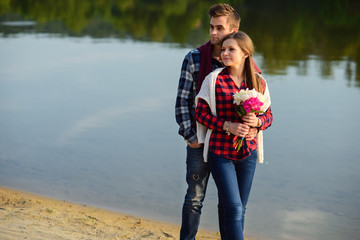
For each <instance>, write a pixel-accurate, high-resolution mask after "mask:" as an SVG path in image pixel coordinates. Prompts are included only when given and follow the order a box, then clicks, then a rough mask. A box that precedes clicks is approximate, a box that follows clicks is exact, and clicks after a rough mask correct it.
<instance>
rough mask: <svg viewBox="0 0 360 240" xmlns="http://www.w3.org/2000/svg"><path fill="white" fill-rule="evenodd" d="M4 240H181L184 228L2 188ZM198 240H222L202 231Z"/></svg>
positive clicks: (0, 215)
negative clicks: (181, 229) (181, 231)
mask: <svg viewBox="0 0 360 240" xmlns="http://www.w3.org/2000/svg"><path fill="white" fill-rule="evenodd" d="M0 221H1V224H0V239H8V240H15V239H39V240H42V239H43V240H45V239H46V240H47V239H74V240H75V239H76V240H77V239H102V240H106V239H117V240H119V239H132V240H138V239H139V240H140V239H178V237H179V236H178V235H179V232H180V226H179V225H176V224H172V223H167V222H161V221H157V220H151V219H146V218H142V217H136V216H131V215H128V214H123V213H119V212H115V211H110V210H105V209H101V208H97V207H93V206H88V205H84V204H78V203H73V202H69V201H65V200H57V199H52V198H49V197H45V196H41V195H37V194H34V193H29V192H26V191H23V190H17V189H12V188H8V187H5V186H0ZM197 239H208V240H220V236H219V234H218V233H217V232H214V231H210V230H204V229H199V232H198V234H197ZM248 240H249V239H248Z"/></svg>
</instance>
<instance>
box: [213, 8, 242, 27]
mask: <svg viewBox="0 0 360 240" xmlns="http://www.w3.org/2000/svg"><path fill="white" fill-rule="evenodd" d="M208 14H209V16H210V17H222V16H226V17H228V20H227V22H228V23H229V25H230V27H231V28H239V27H240V15H239V14H238V13H237V12H236V10H235V9H234V8H233V7H232V6H230V5H229V4H226V3H220V4H215V5H213V6H211V7H210V9H209V11H208Z"/></svg>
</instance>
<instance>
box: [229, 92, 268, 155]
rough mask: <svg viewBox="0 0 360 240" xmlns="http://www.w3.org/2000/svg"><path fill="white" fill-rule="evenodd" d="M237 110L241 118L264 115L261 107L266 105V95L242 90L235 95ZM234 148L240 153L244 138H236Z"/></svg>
mask: <svg viewBox="0 0 360 240" xmlns="http://www.w3.org/2000/svg"><path fill="white" fill-rule="evenodd" d="M233 97H234V104H235V110H236V112H237V113H238V114H239V116H240V118H241V117H242V116H244V115H245V114H247V113H264V112H263V111H260V107H261V106H262V105H263V104H264V103H263V102H264V95H262V94H261V93H259V92H257V91H256V90H255V89H251V90H249V89H248V88H247V89H246V90H243V89H241V90H240V91H239V92H237V93H235V94H234V96H233ZM233 141H234V143H233V146H234V148H235V149H236V151H237V152H238V151H239V150H240V148H241V147H242V145H243V141H244V137H242V138H239V137H238V136H235V137H234V140H233Z"/></svg>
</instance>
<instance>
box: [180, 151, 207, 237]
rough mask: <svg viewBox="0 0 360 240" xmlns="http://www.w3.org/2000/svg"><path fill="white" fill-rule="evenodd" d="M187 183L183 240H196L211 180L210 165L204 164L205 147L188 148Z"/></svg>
mask: <svg viewBox="0 0 360 240" xmlns="http://www.w3.org/2000/svg"><path fill="white" fill-rule="evenodd" d="M186 150H187V151H186V152H187V154H186V182H187V184H188V188H187V191H186V195H185V200H184V205H183V209H182V224H181V230H180V239H181V240H194V239H195V236H196V233H197V231H198V228H199V223H200V215H201V208H202V206H203V201H204V198H205V193H206V187H207V183H208V180H209V175H210V169H209V163H208V162H204V158H203V150H204V147H200V148H191V147H190V146H187V148H186Z"/></svg>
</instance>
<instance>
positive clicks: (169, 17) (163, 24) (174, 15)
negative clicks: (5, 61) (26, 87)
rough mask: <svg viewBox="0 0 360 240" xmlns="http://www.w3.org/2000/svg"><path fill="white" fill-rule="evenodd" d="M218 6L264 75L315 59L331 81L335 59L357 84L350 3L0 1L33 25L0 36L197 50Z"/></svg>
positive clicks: (356, 18) (357, 17)
mask: <svg viewBox="0 0 360 240" xmlns="http://www.w3.org/2000/svg"><path fill="white" fill-rule="evenodd" d="M217 2H228V3H230V4H231V5H232V6H234V7H235V8H236V9H237V10H238V11H239V13H240V15H241V18H242V23H241V30H243V31H245V32H247V33H248V34H249V35H250V36H251V37H252V38H253V39H254V42H255V45H256V49H257V52H258V53H260V54H261V55H262V56H263V63H262V68H263V70H264V72H266V73H267V74H281V73H282V72H283V71H285V70H286V68H287V67H288V66H293V65H295V66H297V67H298V68H299V73H300V74H301V73H302V72H303V73H304V72H306V63H304V62H302V61H305V60H308V59H309V58H312V57H313V56H315V57H316V58H317V59H318V60H321V65H320V66H319V68H320V69H319V70H320V72H321V74H322V76H323V77H324V78H331V77H332V64H333V61H334V60H341V61H346V62H347V68H346V69H344V79H347V81H348V82H349V85H350V86H357V87H359V86H360V71H359V68H358V67H357V66H358V65H359V63H360V31H358V26H360V14H358V12H359V10H360V3H359V2H358V1H355V0H317V1H314V0H299V1H281V0H274V1H266V0H242V1H231V0H230V1H214V0H213V1H199V0H173V1H165V0H150V1H149V0H121V1H115V0H97V1H90V0H86V1H85V0H62V1H56V0H47V1H42V0H1V1H0V22H2V23H6V22H8V21H15V20H17V21H19V20H27V21H35V22H36V24H34V25H24V26H21V24H20V25H18V26H16V27H15V26H9V25H6V24H1V25H0V32H1V33H2V36H3V37H7V36H11V35H13V34H17V33H23V32H32V33H34V32H35V33H51V34H58V35H59V36H80V37H81V36H90V37H92V38H109V37H115V38H120V39H123V38H131V39H134V40H137V41H155V42H172V43H177V44H179V46H182V47H184V46H186V47H196V46H198V45H199V44H201V43H203V42H205V41H207V39H208V22H209V19H208V16H207V10H208V8H209V6H211V5H212V4H214V3H217ZM353 63H355V65H354V64H353ZM353 82H355V83H353Z"/></svg>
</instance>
